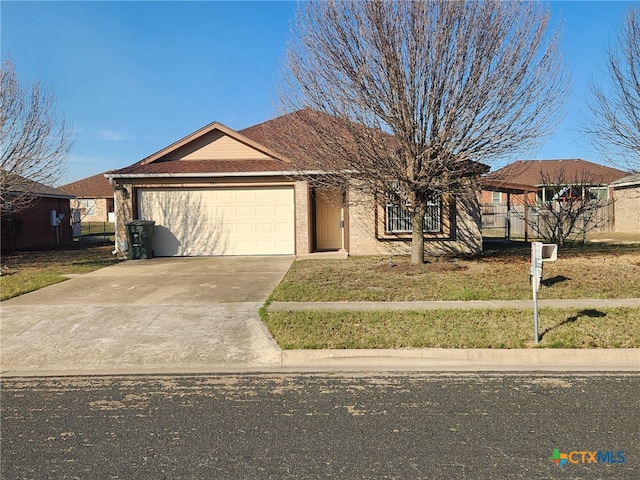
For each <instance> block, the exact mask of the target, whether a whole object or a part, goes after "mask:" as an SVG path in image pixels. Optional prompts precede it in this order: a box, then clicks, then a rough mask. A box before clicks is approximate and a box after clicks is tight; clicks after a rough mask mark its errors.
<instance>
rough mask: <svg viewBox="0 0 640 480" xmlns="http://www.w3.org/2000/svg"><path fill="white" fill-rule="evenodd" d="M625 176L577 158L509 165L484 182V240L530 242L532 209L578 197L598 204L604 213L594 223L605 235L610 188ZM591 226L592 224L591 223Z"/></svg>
mask: <svg viewBox="0 0 640 480" xmlns="http://www.w3.org/2000/svg"><path fill="white" fill-rule="evenodd" d="M625 175H627V173H626V172H623V171H622V170H618V169H616V168H612V167H608V166H605V165H599V164H597V163H593V162H588V161H586V160H581V159H565V160H519V161H517V162H514V163H511V164H509V165H507V166H506V167H504V168H501V169H499V170H496V171H495V172H492V173H490V174H488V175H486V176H485V178H484V181H483V190H482V199H481V202H482V224H483V232H484V235H485V236H493V237H503V236H504V238H507V239H509V238H512V237H524V238H525V240H528V238H529V235H530V234H531V233H532V232H531V231H530V228H529V227H530V223H531V222H535V221H536V216H535V215H536V212H535V210H538V207H536V205H542V204H546V202H550V201H552V200H559V201H566V200H572V201H574V200H576V199H581V198H585V199H586V198H592V199H598V200H601V202H600V204H601V205H602V210H601V211H599V213H598V215H597V217H594V219H595V218H597V223H598V227H597V229H598V230H600V231H609V230H611V229H612V228H613V222H614V218H613V208H612V207H611V202H610V201H609V200H611V195H610V193H609V192H610V191H609V184H611V182H613V181H615V180H618V179H620V178H622V177H624V176H625ZM587 195H588V197H587ZM530 210H534V211H533V212H531V211H530ZM530 214H533V216H530ZM589 222H591V224H593V221H592V220H589ZM534 230H535V229H534Z"/></svg>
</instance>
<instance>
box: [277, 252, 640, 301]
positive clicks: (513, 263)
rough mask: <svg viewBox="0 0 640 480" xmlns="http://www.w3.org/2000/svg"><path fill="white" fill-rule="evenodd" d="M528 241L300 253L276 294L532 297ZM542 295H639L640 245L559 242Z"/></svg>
mask: <svg viewBox="0 0 640 480" xmlns="http://www.w3.org/2000/svg"><path fill="white" fill-rule="evenodd" d="M529 269H530V257H529V253H528V251H527V250H526V248H525V247H523V248H520V249H514V250H512V251H501V252H493V253H492V252H489V254H488V255H485V256H484V257H480V258H477V259H460V260H458V259H454V260H452V259H448V258H441V259H435V258H432V259H430V262H429V263H426V264H424V265H417V266H413V265H411V264H410V263H409V258H408V257H404V256H397V257H392V258H391V259H389V257H380V256H378V257H373V256H367V257H361V256H354V257H349V258H347V259H346V260H298V261H296V262H295V263H294V264H293V266H292V267H291V269H290V270H289V272H288V273H287V275H286V276H285V278H284V280H283V281H282V283H281V284H280V285H279V286H278V287H277V288H276V289H275V290H274V292H273V294H272V297H271V300H273V301H283V302H296V301H298V302H330V301H378V302H390V301H418V300H524V299H529V298H531V286H530V284H529ZM539 295H540V298H636V297H640V246H638V245H634V246H619V247H611V246H599V247H597V246H587V247H584V248H561V249H560V251H559V253H558V261H557V262H553V263H551V262H549V263H545V266H544V277H543V285H542V287H541V290H540V294H539Z"/></svg>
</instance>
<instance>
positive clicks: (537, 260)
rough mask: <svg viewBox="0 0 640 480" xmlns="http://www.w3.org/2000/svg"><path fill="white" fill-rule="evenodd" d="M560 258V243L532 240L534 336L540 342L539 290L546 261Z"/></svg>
mask: <svg viewBox="0 0 640 480" xmlns="http://www.w3.org/2000/svg"><path fill="white" fill-rule="evenodd" d="M557 259H558V245H556V244H555V243H542V242H531V288H532V290H533V330H534V335H533V338H534V340H535V342H536V344H538V343H540V337H539V336H538V290H540V282H541V281H542V269H543V265H544V262H555V261H556V260H557Z"/></svg>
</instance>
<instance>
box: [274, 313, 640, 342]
mask: <svg viewBox="0 0 640 480" xmlns="http://www.w3.org/2000/svg"><path fill="white" fill-rule="evenodd" d="M263 318H264V320H265V322H266V324H267V326H268V328H269V330H270V331H271V333H272V334H273V336H274V338H275V339H276V341H277V342H278V345H280V347H281V348H283V349H324V348H336V349H346V348H356V349H357V348H532V347H534V346H535V344H534V341H533V318H532V311H531V310H520V309H493V310H437V311H371V312H353V311H349V312H346V311H339V312H333V311H330V312H328V311H296V312H286V311H275V312H269V313H268V314H267V315H263ZM639 319H640V309H638V308H611V309H601V310H591V309H588V310H580V309H551V308H549V309H541V310H540V334H541V335H542V339H541V342H540V344H539V346H540V347H550V348H638V347H640V320H639Z"/></svg>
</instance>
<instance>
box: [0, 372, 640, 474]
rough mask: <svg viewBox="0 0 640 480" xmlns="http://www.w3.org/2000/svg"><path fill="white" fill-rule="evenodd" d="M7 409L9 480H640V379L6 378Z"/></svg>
mask: <svg viewBox="0 0 640 480" xmlns="http://www.w3.org/2000/svg"><path fill="white" fill-rule="evenodd" d="M1 401H2V403H1V407H2V419H1V420H2V424H1V434H2V451H1V459H2V478H3V479H17V478H60V479H66V478H82V479H84V478H91V479H133V478H141V479H147V478H148V479H161V478H171V479H187V478H188V479H201V478H223V479H227V478H228V479H245V478H246V479H249V478H251V479H260V478H274V479H278V478H297V479H316V478H341V479H353V478H371V479H373V478H375V479H382V478H397V479H418V478H429V479H457V478H473V479H482V478H491V479H500V478H527V479H532V478H562V479H601V478H612V479H614V478H615V479H627V478H628V479H632V478H633V479H636V478H639V476H640V470H639V463H638V462H639V461H640V437H639V436H638V431H640V428H639V427H640V417H639V415H638V411H639V407H640V374H638V373H573V374H549V373H528V372H519V373H377V374H373V373H371V372H368V373H323V374H318V373H316V374H312V373H305V374H301V373H278V374H276V373H269V374H217V375H180V376H175V375H173V376H167V375H158V376H105V377H30V378H4V379H2V391H1ZM554 450H558V452H557V454H558V456H559V457H560V456H561V455H566V456H567V458H569V459H570V461H569V460H568V461H567V462H565V464H564V466H562V467H560V466H559V464H558V462H553V461H552V460H551V459H552V457H553V456H554ZM582 452H585V453H582ZM596 452H597V453H596Z"/></svg>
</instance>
